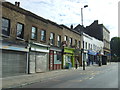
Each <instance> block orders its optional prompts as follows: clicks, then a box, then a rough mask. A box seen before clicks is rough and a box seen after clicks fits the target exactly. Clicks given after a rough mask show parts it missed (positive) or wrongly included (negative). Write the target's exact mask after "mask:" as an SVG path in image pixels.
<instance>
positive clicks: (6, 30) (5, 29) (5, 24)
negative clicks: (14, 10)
mask: <svg viewBox="0 0 120 90" xmlns="http://www.w3.org/2000/svg"><path fill="white" fill-rule="evenodd" d="M2 34H3V35H5V36H9V35H10V20H9V19H6V18H2Z"/></svg>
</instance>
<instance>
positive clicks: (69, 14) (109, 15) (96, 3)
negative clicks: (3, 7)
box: [6, 0, 120, 38]
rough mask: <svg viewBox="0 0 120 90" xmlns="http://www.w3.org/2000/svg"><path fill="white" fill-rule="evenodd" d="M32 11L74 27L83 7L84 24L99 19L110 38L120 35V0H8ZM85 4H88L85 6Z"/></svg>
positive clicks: (79, 19) (77, 22)
mask: <svg viewBox="0 0 120 90" xmlns="http://www.w3.org/2000/svg"><path fill="white" fill-rule="evenodd" d="M6 1H8V2H11V3H13V4H14V2H15V1H19V2H20V7H22V8H23V9H26V10H28V11H31V12H33V13H35V14H37V15H39V16H41V17H43V18H45V19H49V20H51V21H53V22H56V23H57V24H64V25H66V26H68V27H70V25H71V24H73V27H75V26H77V25H78V24H81V8H83V25H84V26H85V27H86V26H89V25H90V24H92V23H93V22H94V20H98V23H99V24H103V25H104V26H105V27H106V28H107V29H108V30H109V31H110V38H112V37H115V36H118V2H119V1H120V0H6ZM84 5H88V7H87V8H84Z"/></svg>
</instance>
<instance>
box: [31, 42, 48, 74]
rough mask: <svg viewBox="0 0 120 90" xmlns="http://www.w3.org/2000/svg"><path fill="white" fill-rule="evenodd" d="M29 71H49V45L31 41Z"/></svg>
mask: <svg viewBox="0 0 120 90" xmlns="http://www.w3.org/2000/svg"><path fill="white" fill-rule="evenodd" d="M29 47H30V52H29V73H38V72H46V71H48V57H49V46H47V45H43V44H38V43H30V44H29Z"/></svg>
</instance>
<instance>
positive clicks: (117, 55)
mask: <svg viewBox="0 0 120 90" xmlns="http://www.w3.org/2000/svg"><path fill="white" fill-rule="evenodd" d="M110 47H111V56H112V60H113V61H116V60H117V61H120V37H113V38H112V39H111V41H110Z"/></svg>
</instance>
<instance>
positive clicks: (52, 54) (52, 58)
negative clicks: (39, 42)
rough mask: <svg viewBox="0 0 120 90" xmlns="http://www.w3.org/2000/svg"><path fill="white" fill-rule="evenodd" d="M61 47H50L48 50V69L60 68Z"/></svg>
mask: <svg viewBox="0 0 120 90" xmlns="http://www.w3.org/2000/svg"><path fill="white" fill-rule="evenodd" d="M61 66H62V49H61V48H57V47H51V48H50V51H49V70H58V69H62V67H61Z"/></svg>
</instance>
